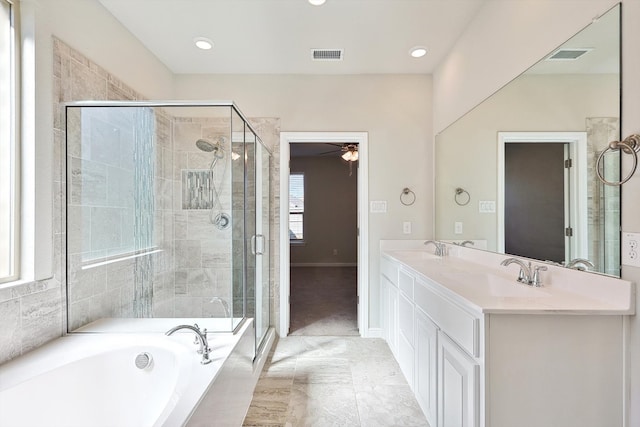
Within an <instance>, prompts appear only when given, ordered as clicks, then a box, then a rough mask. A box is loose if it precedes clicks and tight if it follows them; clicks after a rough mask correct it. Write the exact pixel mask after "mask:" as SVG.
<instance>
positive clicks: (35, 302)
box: [0, 38, 280, 363]
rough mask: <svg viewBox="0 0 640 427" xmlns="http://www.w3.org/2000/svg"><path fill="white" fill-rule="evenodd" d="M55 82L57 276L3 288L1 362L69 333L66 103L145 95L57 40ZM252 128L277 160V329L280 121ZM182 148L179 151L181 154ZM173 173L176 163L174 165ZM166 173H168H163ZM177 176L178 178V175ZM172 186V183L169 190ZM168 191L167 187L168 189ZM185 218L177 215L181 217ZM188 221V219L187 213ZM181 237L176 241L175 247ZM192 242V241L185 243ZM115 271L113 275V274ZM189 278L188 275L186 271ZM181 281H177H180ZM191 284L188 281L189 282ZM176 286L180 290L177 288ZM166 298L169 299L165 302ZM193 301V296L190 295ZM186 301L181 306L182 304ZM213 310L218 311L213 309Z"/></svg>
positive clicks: (163, 128)
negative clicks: (66, 256)
mask: <svg viewBox="0 0 640 427" xmlns="http://www.w3.org/2000/svg"><path fill="white" fill-rule="evenodd" d="M53 57H54V61H53V80H54V105H53V111H54V122H53V129H52V132H53V134H54V167H53V170H54V176H53V177H52V178H53V179H52V185H53V191H54V195H55V198H54V206H53V216H54V223H53V227H54V230H53V231H54V272H53V277H52V278H51V279H47V280H42V281H37V282H28V283H24V284H20V285H15V286H12V287H10V288H4V289H0V319H2V322H1V325H0V363H2V362H5V361H7V360H10V359H12V358H14V357H17V356H19V355H21V354H24V353H26V352H28V351H30V350H32V349H34V348H37V347H39V346H41V345H43V344H44V343H46V342H48V341H50V340H52V339H55V338H57V337H60V336H61V335H62V334H63V333H64V331H66V329H67V327H66V290H65V280H66V277H65V274H66V272H65V268H64V265H65V263H66V259H65V253H66V247H65V245H66V234H65V233H66V230H65V224H64V217H65V211H64V210H65V208H66V207H65V203H64V201H65V187H66V182H65V175H64V174H63V173H62V166H61V165H63V164H64V163H63V162H64V158H63V156H64V144H65V124H64V109H63V107H62V103H63V102H67V101H73V100H137V99H144V97H143V96H142V95H140V94H138V93H137V92H135V91H134V90H133V89H131V88H130V87H128V86H127V85H125V84H124V83H122V82H121V81H120V80H118V79H117V78H116V77H115V76H113V75H111V74H110V73H109V72H108V71H106V70H104V69H103V68H101V67H100V66H99V65H97V64H96V63H94V62H92V61H91V60H89V59H88V58H87V57H85V56H84V55H83V54H81V53H80V52H78V51H76V50H74V49H72V48H71V47H69V46H68V45H66V44H65V43H64V42H62V41H61V40H59V39H56V38H54V41H53ZM250 123H251V125H252V126H253V127H254V129H255V130H256V132H257V133H258V134H259V135H260V137H261V138H262V140H263V142H264V143H265V145H267V147H269V148H270V149H271V150H272V152H273V154H274V156H273V158H272V162H271V165H272V166H271V183H272V192H271V209H272V214H271V222H270V225H271V240H270V242H269V243H270V250H271V254H272V264H271V277H270V300H271V309H272V311H271V313H272V315H271V320H272V322H273V324H274V326H275V327H276V328H277V327H278V323H279V316H278V314H277V313H278V310H279V300H278V296H279V244H280V243H279V233H278V232H277V230H278V229H279V182H278V179H279V171H278V166H277V165H278V157H279V134H280V124H279V119H271V118H264V119H250ZM157 126H158V127H157V131H158V132H159V133H163V132H170V129H171V128H170V127H168V126H169V124H168V123H162V124H161V123H158V124H157ZM177 153H179V150H176V154H177ZM157 160H158V161H160V162H161V163H160V164H158V163H156V167H157V168H158V169H160V170H163V171H165V172H166V171H167V167H168V163H167V160H168V157H167V156H162V158H158V159H157ZM177 161H179V160H177ZM171 170H172V172H173V173H175V170H173V165H171ZM160 173H161V174H163V175H164V172H160ZM174 176H175V175H174ZM170 187H171V184H169V188H170ZM165 190H166V188H165ZM180 215H182V214H180V213H179V214H177V216H180ZM182 217H183V215H182ZM179 221H180V219H179V218H176V221H175V228H176V231H175V232H176V237H178V236H182V234H180V233H182V232H183V231H180V230H178V229H179V228H180V227H181V224H180V223H179ZM173 227H174V222H173V221H163V227H162V233H163V234H164V235H165V236H168V235H170V234H173V232H174V230H173ZM178 240H180V239H176V244H177V242H178ZM186 240H188V239H186ZM130 267H131V266H128V267H125V266H124V265H123V268H122V269H121V270H120V272H119V273H120V274H123V275H126V276H128V275H129V274H130ZM114 274H116V273H115V272H114V273H112V275H111V276H112V278H113V275H114ZM187 274H188V272H187ZM182 277H183V273H180V274H179V277H176V274H169V275H166V274H165V275H163V277H162V280H160V281H159V282H158V283H159V285H158V286H157V287H156V289H155V290H154V293H155V295H156V296H158V297H159V298H160V299H164V300H165V301H168V300H169V298H168V295H169V294H173V293H174V292H175V296H176V297H178V296H179V295H181V294H180V292H181V291H182V289H183V288H181V285H182V283H180V282H181V281H182ZM176 279H177V281H176ZM187 280H189V279H187ZM172 286H173V287H175V288H174V289H173V290H172ZM163 296H164V297H167V298H163ZM185 298H189V297H185ZM102 302H103V301H100V303H102ZM185 303H186V301H185ZM180 304H181V303H178V306H180ZM170 305H171V304H169V303H168V302H166V303H165V304H162V303H159V304H157V305H156V309H157V310H158V314H161V315H164V314H168V312H169V311H170V310H171V308H170ZM212 309H213V308H212Z"/></svg>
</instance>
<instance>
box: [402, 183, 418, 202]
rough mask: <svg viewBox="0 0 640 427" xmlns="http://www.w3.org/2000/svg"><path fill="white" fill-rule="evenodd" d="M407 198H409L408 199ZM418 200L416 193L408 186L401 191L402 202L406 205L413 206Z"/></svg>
mask: <svg viewBox="0 0 640 427" xmlns="http://www.w3.org/2000/svg"><path fill="white" fill-rule="evenodd" d="M405 199H409V201H406V200H405ZM415 202H416V193H414V192H413V191H411V190H410V189H409V188H408V187H405V188H403V189H402V193H400V203H402V204H403V205H405V206H411V205H412V204H414V203H415Z"/></svg>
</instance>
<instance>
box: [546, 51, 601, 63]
mask: <svg viewBox="0 0 640 427" xmlns="http://www.w3.org/2000/svg"><path fill="white" fill-rule="evenodd" d="M592 50H593V49H589V48H564V49H559V50H556V51H555V52H553V53H552V54H551V55H550V56H549V57H548V58H547V61H574V60H576V59H578V58H580V57H581V56H582V55H584V54H585V53H588V52H590V51H592Z"/></svg>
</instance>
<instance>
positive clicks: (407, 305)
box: [398, 291, 415, 390]
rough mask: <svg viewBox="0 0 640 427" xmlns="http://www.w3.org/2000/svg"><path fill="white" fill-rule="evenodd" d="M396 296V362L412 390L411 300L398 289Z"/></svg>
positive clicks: (413, 321)
mask: <svg viewBox="0 0 640 427" xmlns="http://www.w3.org/2000/svg"><path fill="white" fill-rule="evenodd" d="M399 295H400V296H399V298H398V311H399V312H398V330H399V334H398V364H399V365H400V369H401V370H402V373H403V374H404V377H405V378H406V379H407V383H408V384H409V387H411V389H412V390H413V380H414V366H415V351H414V348H413V328H414V323H415V320H414V317H413V302H412V301H410V300H409V299H408V298H407V296H406V295H405V294H404V293H403V292H402V291H400V292H399Z"/></svg>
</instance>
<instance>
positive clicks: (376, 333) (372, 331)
mask: <svg viewBox="0 0 640 427" xmlns="http://www.w3.org/2000/svg"><path fill="white" fill-rule="evenodd" d="M367 338H382V328H369V331H367Z"/></svg>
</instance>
